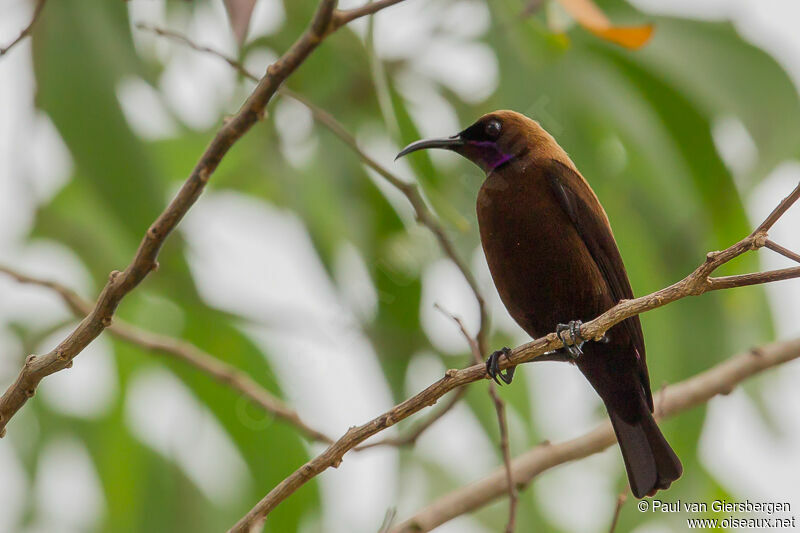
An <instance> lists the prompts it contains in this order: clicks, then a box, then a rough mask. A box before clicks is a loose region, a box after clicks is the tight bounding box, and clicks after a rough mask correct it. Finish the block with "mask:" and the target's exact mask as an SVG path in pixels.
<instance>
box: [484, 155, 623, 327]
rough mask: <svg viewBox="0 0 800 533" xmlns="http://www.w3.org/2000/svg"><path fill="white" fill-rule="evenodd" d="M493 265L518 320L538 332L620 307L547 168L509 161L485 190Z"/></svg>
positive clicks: (486, 227)
mask: <svg viewBox="0 0 800 533" xmlns="http://www.w3.org/2000/svg"><path fill="white" fill-rule="evenodd" d="M477 210H478V223H479V225H480V233H481V243H482V245H483V250H484V253H485V254H486V260H487V262H488V264H489V270H490V271H491V273H492V278H493V279H494V283H495V286H496V287H497V290H498V292H499V294H500V298H501V299H502V300H503V303H504V304H505V306H506V308H507V309H508V311H509V313H510V314H511V316H512V317H513V318H514V320H516V321H517V323H518V324H520V326H522V328H523V329H524V330H525V331H526V332H528V334H530V335H532V336H534V337H536V336H539V335H543V334H545V333H548V332H551V331H553V330H554V329H555V326H556V324H558V323H560V322H561V323H565V322H568V321H570V320H589V319H591V318H594V317H595V316H596V315H598V314H600V313H602V312H603V311H605V310H606V309H608V308H609V307H611V306H612V305H613V303H614V302H613V300H612V298H611V296H610V291H609V289H608V285H607V283H606V281H605V279H604V278H603V275H602V273H601V272H600V270H599V268H598V267H597V265H596V264H595V262H594V260H593V259H592V256H591V254H590V253H589V251H588V250H587V248H586V245H585V244H584V242H583V241H582V239H581V237H580V235H579V234H578V232H577V230H576V229H575V227H574V225H573V224H572V222H571V221H570V220H569V217H568V216H567V214H566V213H565V211H564V209H563V208H562V206H561V205H560V204H559V203H558V201H557V199H556V197H555V196H554V194H553V192H552V189H551V187H550V186H549V185H548V183H547V181H546V179H545V178H544V176H543V172H542V169H541V168H540V167H538V166H535V165H529V166H527V167H526V168H524V169H520V168H518V167H517V166H516V165H509V166H508V167H505V168H503V169H498V170H497V171H495V172H493V173H491V174H490V175H489V176H488V177H487V179H486V181H485V182H484V184H483V186H482V187H481V190H480V192H479V194H478V202H477Z"/></svg>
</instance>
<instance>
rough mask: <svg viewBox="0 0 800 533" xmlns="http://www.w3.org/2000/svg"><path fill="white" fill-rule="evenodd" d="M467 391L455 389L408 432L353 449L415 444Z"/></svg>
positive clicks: (462, 388)
mask: <svg viewBox="0 0 800 533" xmlns="http://www.w3.org/2000/svg"><path fill="white" fill-rule="evenodd" d="M466 393H467V389H466V387H461V388H459V389H456V390H455V391H453V393H452V394H451V395H450V396H449V397H448V398H447V401H446V402H445V403H443V404H442V406H441V407H440V408H439V409H437V410H435V411H434V412H433V413H431V415H430V416H428V417H427V418H426V419H424V420H422V421H421V422H419V423H418V424H417V425H416V426H414V428H413V429H411V430H409V431H408V432H406V433H404V434H403V435H399V436H397V437H386V438H384V439H381V440H378V441H375V442H368V443H366V444H362V445H361V446H356V447H355V448H353V451H356V452H360V451H362V450H367V449H369V448H375V447H376V446H397V447H403V446H413V445H414V444H416V442H417V440H418V439H419V438H420V436H421V435H422V434H423V433H425V431H427V430H428V428H430V427H431V426H432V425H433V424H434V423H435V422H436V421H438V420H439V419H440V418H442V417H443V416H444V415H446V414H447V413H449V412H450V410H451V409H452V408H453V407H454V406H455V405H456V404H457V403H458V402H459V401H461V399H462V398H463V397H464V395H465V394H466Z"/></svg>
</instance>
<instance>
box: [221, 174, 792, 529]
mask: <svg viewBox="0 0 800 533" xmlns="http://www.w3.org/2000/svg"><path fill="white" fill-rule="evenodd" d="M798 197H800V184H798V186H797V187H796V188H795V189H794V191H792V193H791V194H790V195H789V196H788V197H787V198H786V199H784V200H783V202H781V205H779V206H778V207H777V208H776V209H775V211H773V213H772V214H770V216H769V217H768V218H767V220H766V221H765V222H768V221H770V220H772V222H771V223H774V221H775V220H777V218H776V217H774V213H775V212H777V211H779V210H780V211H781V213H783V212H785V210H786V209H788V207H789V206H790V205H791V204H792V203H794V202H795V201H796V200H797V199H798ZM770 226H771V224H770ZM764 227H767V226H766V225H765V224H762V225H761V226H759V228H764ZM765 237H766V235H765V234H764V233H763V231H757V232H753V233H752V234H750V235H749V236H747V237H745V238H744V239H742V240H741V241H739V242H737V243H736V244H734V245H732V246H730V247H729V248H726V249H725V250H723V251H721V252H710V253H708V254H707V255H706V261H705V262H704V263H703V264H701V265H700V266H699V267H697V269H695V271H694V272H692V273H691V274H689V275H688V276H686V277H685V278H684V279H682V280H681V281H679V282H677V283H675V284H673V285H671V286H669V287H667V288H665V289H661V290H660V291H656V292H654V293H652V294H648V295H647V296H642V297H640V298H634V299H631V300H623V301H620V302H619V303H618V304H617V305H615V306H614V307H612V308H611V309H609V310H608V311H606V312H605V313H603V314H602V315H600V316H599V317H597V318H595V319H593V320H591V321H589V322H585V323H584V324H583V325H582V326H581V328H580V329H581V331H580V333H581V337H582V338H584V339H600V338H602V337H603V335H604V334H605V332H606V331H608V330H609V329H610V328H611V327H613V326H615V325H616V324H619V323H620V322H622V321H623V320H625V319H626V318H630V317H632V316H634V315H638V314H640V313H644V312H645V311H650V310H652V309H656V308H658V307H662V306H664V305H667V304H668V303H670V302H674V301H676V300H680V299H682V298H685V297H687V296H696V295H699V294H703V293H706V292H710V291H714V290H718V289H722V288H723V285H727V284H720V283H717V284H714V283H711V282H710V280H709V276H710V275H711V273H712V272H714V270H716V269H717V268H718V267H720V266H721V265H723V264H725V263H727V262H728V261H730V260H731V259H733V258H735V257H738V256H740V255H742V254H743V253H745V252H747V251H748V250H754V249H758V248H759V247H761V246H763V245H764V240H765ZM793 274H794V275H792V276H791V277H800V270H798V271H797V272H796V273H793ZM781 279H787V278H781ZM744 281H747V280H744ZM766 281H767V280H766V279H762V282H766ZM743 284H748V283H743ZM730 286H734V285H733V284H731V285H730ZM726 288H727V287H726ZM567 341H568V342H569V341H571V339H569V338H567ZM562 346H563V343H562V341H561V340H560V339H559V338H558V335H556V333H555V332H552V333H549V334H548V335H545V336H544V337H540V338H538V339H536V340H533V341H531V342H529V343H527V344H524V345H522V346H518V347H517V348H515V349H514V350H512V351H511V357H510V358H506V357H502V358H500V360H499V362H498V363H499V366H500V368H501V369H506V368H509V367H511V366H516V365H519V364H521V363H526V362H528V361H532V360H533V359H535V358H536V357H539V356H541V355H543V354H545V353H547V352H552V351H554V350H556V349H558V348H561V347H562ZM485 378H486V367H485V365H483V364H479V365H478V364H476V365H473V366H471V367H468V368H465V369H462V370H455V369H450V370H447V371H446V372H445V375H444V377H442V378H441V379H439V380H438V381H436V382H435V383H433V384H431V385H430V386H428V387H427V388H426V389H425V390H423V391H422V392H420V393H418V394H416V395H415V396H412V397H411V398H409V399H407V400H405V401H404V402H402V403H400V404H398V405H396V406H395V407H393V408H392V409H390V410H388V411H386V412H385V413H383V414H381V415H379V416H378V417H376V418H373V419H372V420H370V421H369V422H367V423H366V424H363V425H361V426H354V427H351V428H350V429H349V430H348V431H347V432H346V433H345V434H344V435H343V436H342V437H341V438H339V440H337V441H336V442H334V443H333V444H332V445H331V446H329V447H328V448H327V449H326V450H325V451H323V452H322V453H321V454H320V455H318V456H317V457H315V458H314V459H312V460H310V461H308V462H307V463H306V464H304V465H303V466H301V467H300V468H298V469H297V470H295V472H293V473H292V474H291V475H289V477H287V478H286V479H284V480H283V481H281V482H280V483H279V484H278V485H277V486H276V487H275V488H273V489H272V490H271V491H270V492H269V493H268V494H267V495H266V496H264V498H262V499H261V501H259V502H258V503H257V504H256V505H255V506H254V507H253V508H252V509H251V510H250V512H248V513H247V515H245V516H244V517H243V518H242V519H241V520H239V522H237V523H236V525H235V526H234V527H233V531H241V532H244V531H248V530H249V529H250V528H251V527H252V526H253V525H255V524H260V523H261V522H262V521H263V520H265V519H266V516H267V515H268V514H269V513H270V512H271V511H272V510H273V509H274V508H275V507H277V506H278V505H279V504H280V503H281V502H282V501H283V500H285V499H286V498H288V497H289V496H291V495H292V494H293V493H294V492H295V491H296V490H297V489H299V488H300V487H301V486H303V485H305V484H306V483H307V482H308V481H310V480H311V479H313V478H314V477H316V476H318V475H319V474H321V473H322V472H324V471H325V470H327V469H328V468H331V467H334V468H335V467H338V466H339V464H341V462H342V458H343V457H344V454H346V453H347V452H348V451H350V450H352V449H353V448H355V447H356V446H358V445H359V444H361V443H362V442H364V441H365V440H366V439H368V438H369V437H371V436H373V435H375V434H377V433H379V432H381V431H383V430H384V429H386V428H388V427H391V426H393V425H394V424H396V423H397V422H399V421H400V420H403V419H405V418H407V417H409V416H411V415H412V414H414V413H416V412H418V411H420V410H422V409H424V408H425V407H427V406H430V405H433V404H435V403H436V402H437V400H439V398H441V397H442V396H444V395H445V394H447V393H448V392H450V391H451V390H453V389H456V388H458V387H462V386H464V385H466V384H468V383H473V382H475V381H478V380H482V379H485ZM665 409H666V407H665ZM612 438H613V437H612ZM504 488H505V485H504Z"/></svg>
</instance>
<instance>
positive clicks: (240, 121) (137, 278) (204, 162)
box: [0, 0, 399, 436]
mask: <svg viewBox="0 0 800 533" xmlns="http://www.w3.org/2000/svg"><path fill="white" fill-rule="evenodd" d="M398 1H399V0H398ZM393 3H397V2H393ZM393 3H392V2H384V3H383V5H382V7H388V6H389V5H392V4H393ZM335 8H336V0H321V1H320V3H319V5H318V7H317V10H316V12H315V14H314V16H313V18H312V20H311V23H310V24H309V27H308V28H307V29H306V31H305V32H304V33H303V34H302V35H301V36H300V37H299V38H298V39H297V40H296V41H295V42H294V44H292V46H291V47H289V49H288V50H287V51H286V52H285V53H284V54H283V55H282V56H281V57H279V58H278V60H277V61H275V62H274V63H273V64H271V65H270V66H269V67H267V72H266V74H265V75H264V77H263V78H261V80H260V81H259V82H258V85H257V86H256V87H255V89H254V90H253V92H252V93H251V94H250V96H249V97H248V98H247V100H246V101H245V103H244V104H243V105H242V107H241V109H240V110H239V111H238V113H236V115H234V116H233V117H231V118H230V120H227V121H226V122H225V123H224V125H223V126H222V128H221V129H220V130H219V131H218V132H217V134H216V136H215V137H214V139H213V140H212V141H211V144H210V145H209V146H208V148H206V150H205V151H204V152H203V154H202V155H201V157H200V160H199V161H198V162H197V164H196V165H195V168H194V169H193V170H192V173H191V174H190V175H189V177H188V179H187V180H186V181H185V182H184V184H183V186H182V187H181V189H180V191H179V192H178V194H177V195H176V196H175V198H174V199H173V200H172V202H170V204H169V205H168V206H167V208H166V209H165V210H164V211H163V212H162V213H161V215H159V217H158V218H157V219H156V221H155V222H154V223H153V224H152V225H151V226H150V228H148V230H147V232H146V233H145V236H144V238H143V239H142V242H141V243H140V245H139V248H138V250H137V251H136V254H135V256H134V258H133V260H132V261H131V263H130V264H129V265H128V266H127V267H126V268H125V270H124V271H122V272H120V271H116V270H115V271H113V272H111V274H110V275H109V277H108V283H107V284H106V286H105V287H104V288H103V290H102V291H101V293H100V296H99V297H98V299H97V303H96V304H95V306H94V308H93V309H92V311H91V313H89V314H88V315H87V316H86V317H85V318H84V319H83V321H82V322H81V323H80V324H79V325H78V326H77V328H75V330H74V331H73V332H72V333H70V334H69V336H68V337H67V338H66V339H64V340H63V341H62V342H61V343H60V344H59V345H58V346H57V347H56V348H55V349H53V350H52V351H51V352H49V353H47V354H45V355H42V356H38V357H28V358H27V359H26V361H25V365H24V366H23V367H22V370H21V371H20V373H19V375H18V376H17V379H16V380H15V381H14V383H12V384H11V386H10V387H9V388H8V389H7V390H6V392H5V393H4V394H3V396H2V397H0V436H2V435H5V428H6V425H7V424H8V421H9V420H10V419H11V417H13V416H14V414H15V413H16V412H17V411H19V409H20V408H21V407H22V406H23V405H24V404H25V402H26V401H28V398H31V397H32V396H33V395H34V393H35V392H36V387H37V386H38V385H39V382H40V381H41V380H42V379H44V378H45V377H46V376H49V375H50V374H53V373H54V372H58V371H59V370H63V369H65V368H68V367H69V366H70V365H71V364H72V359H73V358H74V357H75V356H77V355H78V354H79V353H80V352H81V351H82V350H83V349H84V348H85V347H86V346H87V345H88V344H89V343H90V342H92V341H93V340H94V339H95V338H97V336H98V335H100V333H102V332H103V330H104V329H105V328H107V327H109V326H110V325H111V321H112V317H113V316H114V312H115V311H116V309H117V306H118V305H119V303H120V302H121V301H122V299H123V298H124V297H125V296H126V295H127V294H128V293H129V292H130V291H132V290H133V289H135V288H136V287H137V286H138V285H139V284H140V283H141V282H142V281H143V280H144V278H145V277H147V275H148V274H149V273H150V272H152V271H154V270H155V269H156V268H157V267H158V262H157V258H158V253H159V251H160V250H161V247H162V246H163V244H164V242H165V241H166V239H167V237H168V236H169V234H170V233H171V232H172V231H173V230H174V229H175V227H176V226H177V225H178V223H179V222H180V221H181V219H182V218H183V217H184V216H185V215H186V213H187V211H189V209H190V208H191V207H192V205H194V203H195V201H197V199H198V198H199V196H200V195H201V194H202V192H203V190H204V189H205V186H206V184H207V183H208V180H209V179H210V177H211V174H213V173H214V171H215V170H216V168H217V166H219V164H220V162H221V161H222V158H223V157H224V156H225V154H227V153H228V151H229V150H230V149H231V147H232V146H233V145H234V144H235V143H236V141H238V140H239V139H240V138H241V137H242V136H243V135H244V134H245V133H247V132H248V131H249V130H250V128H252V127H253V125H255V124H256V122H258V121H259V120H260V119H261V118H263V116H264V110H265V108H266V105H267V103H269V101H270V99H271V98H272V97H273V96H274V95H275V93H276V92H277V91H278V88H279V87H280V86H281V84H283V82H284V81H285V80H286V78H288V77H289V76H290V75H291V74H292V73H293V72H294V71H295V70H296V69H297V68H298V67H299V66H300V65H302V63H303V62H304V61H305V60H306V58H307V57H308V56H309V55H310V54H311V53H312V52H313V51H314V50H315V49H316V48H317V46H319V44H320V43H321V42H322V41H323V40H324V39H325V37H327V36H328V35H330V34H331V33H332V32H333V31H335V30H336V29H338V28H339V27H340V26H341V24H340V23H338V22H337V23H335V24H334V23H333V22H332V21H333V18H334V12H335ZM372 12H374V11H372ZM337 13H338V12H337ZM345 13H348V12H345ZM350 13H351V15H352V12H350ZM367 14H370V13H369V12H365V13H364V15H367ZM347 16H348V17H350V15H347ZM357 16H362V15H361V14H360V12H357V13H355V16H353V17H352V18H348V19H347V20H348V21H349V20H353V18H357Z"/></svg>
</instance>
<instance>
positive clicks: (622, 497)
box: [608, 487, 628, 533]
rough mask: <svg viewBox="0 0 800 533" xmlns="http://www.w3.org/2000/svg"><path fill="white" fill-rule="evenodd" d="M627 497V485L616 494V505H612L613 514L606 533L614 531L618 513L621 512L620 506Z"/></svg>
mask: <svg viewBox="0 0 800 533" xmlns="http://www.w3.org/2000/svg"><path fill="white" fill-rule="evenodd" d="M627 499H628V487H625V489H624V490H623V491H622V492H620V493H619V496H617V505H616V506H615V507H614V516H613V517H612V518H611V526H610V527H609V528H608V533H614V530H615V529H617V523H618V522H619V515H620V513H621V512H622V506H623V505H625V500H627Z"/></svg>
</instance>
